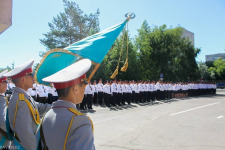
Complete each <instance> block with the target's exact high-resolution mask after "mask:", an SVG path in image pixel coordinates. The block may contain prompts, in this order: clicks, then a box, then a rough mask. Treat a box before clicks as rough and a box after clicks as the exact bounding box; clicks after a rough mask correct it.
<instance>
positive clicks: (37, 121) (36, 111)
mask: <svg viewBox="0 0 225 150" xmlns="http://www.w3.org/2000/svg"><path fill="white" fill-rule="evenodd" d="M19 101H25V102H26V103H27V106H28V108H29V110H30V113H31V115H32V117H33V119H34V121H35V123H36V124H37V125H39V124H40V116H39V113H38V110H37V109H36V108H34V110H33V108H32V106H31V104H30V101H29V100H27V99H25V96H24V94H22V93H20V94H19V99H18V100H17V102H16V110H15V115H14V120H13V126H14V127H15V122H16V115H17V108H18V102H19ZM35 115H36V117H37V119H36V118H35Z"/></svg>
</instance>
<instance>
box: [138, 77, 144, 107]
mask: <svg viewBox="0 0 225 150" xmlns="http://www.w3.org/2000/svg"><path fill="white" fill-rule="evenodd" d="M138 88H139V92H140V94H139V100H140V103H143V93H144V86H143V84H142V81H139V84H138Z"/></svg>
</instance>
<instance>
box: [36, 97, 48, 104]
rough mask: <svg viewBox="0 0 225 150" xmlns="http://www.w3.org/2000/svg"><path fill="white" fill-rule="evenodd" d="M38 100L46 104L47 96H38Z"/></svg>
mask: <svg viewBox="0 0 225 150" xmlns="http://www.w3.org/2000/svg"><path fill="white" fill-rule="evenodd" d="M38 102H39V103H43V104H45V103H46V102H47V99H46V97H38Z"/></svg>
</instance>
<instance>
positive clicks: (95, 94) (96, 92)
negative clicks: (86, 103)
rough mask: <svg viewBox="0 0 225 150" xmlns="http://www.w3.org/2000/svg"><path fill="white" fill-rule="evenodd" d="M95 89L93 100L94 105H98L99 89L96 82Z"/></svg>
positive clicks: (94, 83)
mask: <svg viewBox="0 0 225 150" xmlns="http://www.w3.org/2000/svg"><path fill="white" fill-rule="evenodd" d="M93 87H94V98H93V104H97V97H98V87H97V84H96V80H94V82H93Z"/></svg>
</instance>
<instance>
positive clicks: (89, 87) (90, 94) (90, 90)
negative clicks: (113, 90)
mask: <svg viewBox="0 0 225 150" xmlns="http://www.w3.org/2000/svg"><path fill="white" fill-rule="evenodd" d="M85 91H86V96H87V107H88V109H93V108H92V97H94V87H93V86H92V85H91V81H90V82H89V83H88V85H87V86H86V88H85Z"/></svg>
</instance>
